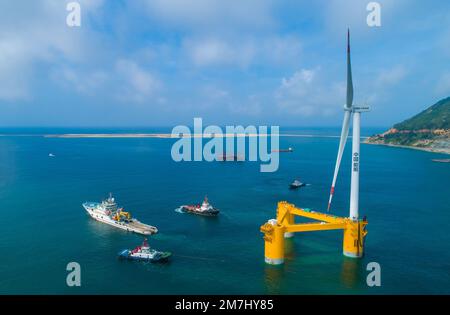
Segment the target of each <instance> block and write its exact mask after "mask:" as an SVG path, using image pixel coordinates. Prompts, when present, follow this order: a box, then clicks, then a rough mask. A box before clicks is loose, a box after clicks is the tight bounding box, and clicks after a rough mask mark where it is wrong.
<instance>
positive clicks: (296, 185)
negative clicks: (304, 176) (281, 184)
mask: <svg viewBox="0 0 450 315" xmlns="http://www.w3.org/2000/svg"><path fill="white" fill-rule="evenodd" d="M303 186H306V184H305V183H302V182H301V181H299V180H297V179H296V180H294V181H293V182H292V183H291V184H290V185H289V188H291V189H297V188H300V187H303Z"/></svg>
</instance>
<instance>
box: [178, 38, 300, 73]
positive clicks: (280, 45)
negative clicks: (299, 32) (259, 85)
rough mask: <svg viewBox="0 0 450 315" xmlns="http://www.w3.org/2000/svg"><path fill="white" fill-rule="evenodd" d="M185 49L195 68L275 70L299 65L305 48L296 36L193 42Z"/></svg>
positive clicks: (186, 42) (186, 44)
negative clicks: (275, 67)
mask: <svg viewBox="0 0 450 315" xmlns="http://www.w3.org/2000/svg"><path fill="white" fill-rule="evenodd" d="M183 49H184V50H185V51H186V54H187V56H188V58H189V59H190V60H191V62H192V63H193V64H194V65H195V66H229V65H234V66H238V67H241V68H246V67H249V66H251V65H255V64H257V65H263V66H268V67H270V66H274V65H282V64H293V63H298V60H299V58H300V53H301V44H300V41H299V39H298V38H296V37H294V36H290V35H287V36H268V37H267V38H258V37H239V36H236V37H233V38H226V39H225V38H220V37H205V38H189V39H186V40H185V41H184V43H183Z"/></svg>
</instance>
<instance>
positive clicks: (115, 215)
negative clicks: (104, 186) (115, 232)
mask: <svg viewBox="0 0 450 315" xmlns="http://www.w3.org/2000/svg"><path fill="white" fill-rule="evenodd" d="M83 208H84V209H85V210H86V212H87V213H88V214H89V215H90V216H91V218H93V219H94V220H97V221H99V222H102V223H106V224H108V225H111V226H114V227H116V228H119V229H122V230H125V231H130V232H134V233H137V234H142V235H151V234H155V233H157V232H158V229H157V228H156V227H154V226H151V225H148V224H144V223H142V222H140V221H139V220H138V219H136V218H133V217H132V216H131V213H130V212H126V211H124V210H123V208H119V207H118V206H117V203H116V200H115V199H114V197H113V196H112V194H111V193H110V194H109V198H108V199H106V200H103V201H102V202H101V203H99V202H92V201H88V202H84V203H83Z"/></svg>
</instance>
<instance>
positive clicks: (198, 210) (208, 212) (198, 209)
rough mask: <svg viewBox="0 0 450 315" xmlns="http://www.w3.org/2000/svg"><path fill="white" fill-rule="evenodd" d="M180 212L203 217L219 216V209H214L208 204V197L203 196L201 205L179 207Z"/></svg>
mask: <svg viewBox="0 0 450 315" xmlns="http://www.w3.org/2000/svg"><path fill="white" fill-rule="evenodd" d="M180 209H181V211H183V212H188V213H194V214H199V215H204V216H216V215H218V214H219V209H216V208H214V207H213V206H211V205H210V204H209V202H208V197H206V196H205V199H204V200H203V203H202V204H201V205H184V206H181V207H180Z"/></svg>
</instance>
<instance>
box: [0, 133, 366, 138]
mask: <svg viewBox="0 0 450 315" xmlns="http://www.w3.org/2000/svg"><path fill="white" fill-rule="evenodd" d="M267 136H270V134H216V135H214V137H217V138H229V137H267ZM279 136H280V137H299V138H339V137H340V136H337V135H305V134H289V133H285V134H281V133H280V134H279ZM0 137H44V138H160V139H168V138H169V139H170V138H181V136H180V135H174V136H173V137H172V134H170V133H95V134H94V133H67V134H0ZM183 137H186V138H201V137H203V138H212V137H213V134H186V135H184V136H183ZM349 138H351V136H349ZM361 138H368V137H361Z"/></svg>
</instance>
